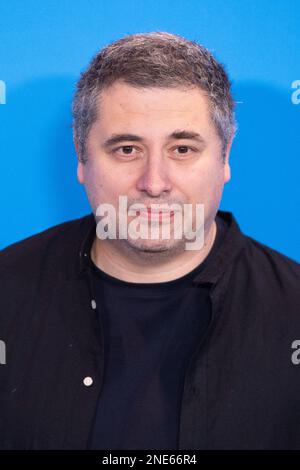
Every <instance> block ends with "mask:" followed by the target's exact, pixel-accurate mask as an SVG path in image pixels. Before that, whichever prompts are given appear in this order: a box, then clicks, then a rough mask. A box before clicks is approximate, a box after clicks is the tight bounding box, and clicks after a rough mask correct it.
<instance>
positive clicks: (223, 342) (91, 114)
mask: <svg viewBox="0 0 300 470" xmlns="http://www.w3.org/2000/svg"><path fill="white" fill-rule="evenodd" d="M73 112H74V142H75V146H76V150H77V155H78V179H79V181H80V183H82V184H84V186H85V189H86V192H87V196H88V199H89V202H90V204H91V207H92V213H91V214H90V215H88V216H86V217H83V218H81V219H78V220H74V221H70V222H66V223H64V224H61V225H58V226H56V227H53V228H50V229H49V230H46V231H45V232H43V233H40V234H38V235H34V236H32V237H30V238H28V239H26V240H23V241H21V242H18V243H15V244H13V245H12V246H10V247H8V248H6V249H5V250H3V251H2V254H1V324H0V325H1V329H0V332H1V340H3V341H4V342H5V345H6V355H7V358H6V364H5V365H1V375H2V378H1V382H0V387H1V389H0V398H1V400H0V408H1V412H0V416H1V428H0V446H1V448H3V449H172V450H173V449H188V450H190V449H279V448H284V449H294V448H300V401H299V396H300V369H298V368H297V363H298V362H299V361H298V357H297V347H298V343H297V340H298V339H300V310H299V273H300V271H299V265H298V264H297V263H296V262H294V261H292V260H290V259H289V258H287V257H285V256H284V255H282V254H279V253H278V252H276V251H274V250H272V249H271V248H268V247H266V246H264V245H262V244H261V243H259V242H257V241H255V240H253V239H251V238H250V237H247V236H245V235H244V234H242V233H241V231H240V229H239V227H238V224H237V222H236V220H235V219H234V217H233V215H232V214H231V213H229V212H224V211H220V210H219V209H218V208H219V205H220V200H221V197H222V191H223V187H224V184H225V183H226V182H228V181H229V179H230V166H229V153H230V147H231V143H232V140H233V137H234V134H235V129H236V126H235V119H234V102H233V99H232V96H231V91H230V83H229V80H228V78H227V75H226V73H225V71H224V69H223V67H222V65H221V64H219V63H218V62H217V61H216V60H215V59H214V58H213V57H212V55H211V54H210V53H209V52H208V51H207V50H206V49H205V48H203V47H202V46H200V45H198V44H196V43H194V42H191V41H188V40H186V39H184V38H181V37H179V36H176V35H172V34H169V33H160V32H158V33H147V34H136V35H129V36H126V37H124V38H122V39H120V40H119V41H116V42H115V43H112V44H110V45H108V46H107V47H106V48H104V49H103V50H102V51H100V52H99V54H97V55H96V57H95V58H94V59H93V61H92V62H91V64H90V65H89V67H88V69H87V70H86V71H85V72H84V73H83V74H82V76H81V78H80V80H79V83H78V86H77V92H76V95H75V98H74V104H73ZM124 202H126V205H125V206H124ZM124 207H125V209H124ZM186 207H187V208H188V207H192V209H193V211H192V212H190V213H185V212H184V210H183V209H184V208H186ZM103 208H105V209H106V212H105V211H104V210H103ZM110 209H113V210H114V211H115V212H114V211H113V210H111V211H110ZM177 216H179V217H177ZM104 222H105V223H104ZM182 222H183V223H182ZM163 228H165V229H167V231H166V233H167V235H168V236H166V237H165V236H163ZM152 229H153V232H155V233H156V236H151V235H152V234H153V232H151V230H152ZM145 234H146V235H145ZM178 234H179V236H178ZM142 235H143V236H142ZM295 341H296V342H295ZM293 348H294V349H293Z"/></svg>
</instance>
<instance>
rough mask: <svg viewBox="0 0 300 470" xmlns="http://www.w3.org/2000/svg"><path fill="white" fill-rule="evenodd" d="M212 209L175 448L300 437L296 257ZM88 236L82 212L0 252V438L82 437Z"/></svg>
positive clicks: (65, 443)
mask: <svg viewBox="0 0 300 470" xmlns="http://www.w3.org/2000/svg"><path fill="white" fill-rule="evenodd" d="M218 214H219V215H220V216H221V217H222V218H223V220H224V221H225V222H226V224H227V225H228V231H227V235H226V237H225V239H224V241H223V243H222V246H221V248H220V249H219V251H218V253H217V255H216V258H215V262H214V263H213V264H210V265H208V266H207V268H206V269H204V270H203V271H202V272H201V274H200V275H199V276H198V277H197V278H196V279H195V282H196V283H197V284H198V285H201V284H203V283H205V284H207V285H208V286H209V287H210V298H211V302H212V320H211V323H210V326H209V328H208V330H207V333H206V335H205V337H204V339H202V340H201V342H200V343H199V347H198V349H197V350H196V352H195V354H194V356H193V357H192V358H191V360H190V363H189V367H188V369H187V372H186V377H185V384H184V390H183V397H182V409H181V416H180V433H179V449H186V450H194V449H300V364H299V365H298V364H297V363H298V362H299V361H294V362H296V363H293V361H292V354H293V353H295V350H294V349H292V343H293V342H294V341H295V340H300V302H299V299H300V282H299V281H300V267H299V264H297V263H296V262H295V261H292V260H291V259H289V258H287V257H285V256H284V255H282V254H279V253H278V252H276V251H274V250H272V249H270V248H268V247H266V246H264V245H262V244H261V243H258V242H257V241H255V240H253V239H251V238H250V237H247V236H245V235H243V234H242V233H241V231H240V229H239V227H238V225H237V223H236V221H235V219H234V217H233V216H232V215H231V214H230V213H228V212H223V211H219V212H218ZM94 236H95V220H94V217H93V214H90V215H88V216H86V217H83V218H81V219H78V220H74V221H70V222H66V223H63V224H60V225H58V226H56V227H52V228H50V229H48V230H46V231H44V232H42V233H40V234H37V235H34V236H32V237H30V238H27V239H26V240H23V241H21V242H18V243H15V244H13V245H11V246H9V247H7V248H6V249H4V250H3V251H2V252H1V254H0V282H1V284H0V286H1V287H0V289H1V294H0V339H1V340H2V341H4V342H5V345H6V364H2V365H0V448H1V449H85V448H86V446H87V441H88V437H89V432H90V429H91V426H92V420H93V416H94V413H95V410H96V404H97V399H98V396H99V394H100V392H101V382H102V378H103V369H104V355H103V331H102V326H101V324H100V323H99V321H98V317H97V315H96V312H95V310H93V305H92V303H91V300H92V299H93V298H94V293H93V284H92V282H91V273H90V270H89V268H88V267H87V263H86V259H87V258H88V256H89V248H90V246H91V243H92V240H93V238H94ZM296 352H297V351H296ZM86 377H91V378H92V380H93V383H92V385H91V386H86V385H85V384H84V382H83V380H84V378H86ZM85 382H86V383H87V381H85Z"/></svg>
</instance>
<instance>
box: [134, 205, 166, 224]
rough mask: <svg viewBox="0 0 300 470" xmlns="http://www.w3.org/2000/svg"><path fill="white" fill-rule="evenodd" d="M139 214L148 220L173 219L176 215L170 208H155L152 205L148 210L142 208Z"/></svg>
mask: <svg viewBox="0 0 300 470" xmlns="http://www.w3.org/2000/svg"><path fill="white" fill-rule="evenodd" d="M138 216H139V217H141V218H143V219H147V220H154V221H159V222H160V221H163V220H171V219H172V218H173V217H174V211H170V210H165V209H161V210H154V209H151V208H150V207H148V208H147V210H140V211H138Z"/></svg>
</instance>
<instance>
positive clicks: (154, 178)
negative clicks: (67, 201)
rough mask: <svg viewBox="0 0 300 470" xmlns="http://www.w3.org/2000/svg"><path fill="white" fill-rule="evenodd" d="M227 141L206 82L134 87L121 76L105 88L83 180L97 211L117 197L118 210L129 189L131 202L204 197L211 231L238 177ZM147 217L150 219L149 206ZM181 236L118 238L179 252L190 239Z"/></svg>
mask: <svg viewBox="0 0 300 470" xmlns="http://www.w3.org/2000/svg"><path fill="white" fill-rule="evenodd" d="M188 133H189V134H190V135H188ZM116 136H117V137H116ZM112 137H116V139H115V140H114V143H112V141H111V138H112ZM221 147H222V145H221V140H220V138H219V136H218V135H217V132H216V129H215V127H214V125H213V123H212V122H211V118H210V115H209V109H208V100H207V98H206V97H205V95H204V93H203V92H202V91H201V90H199V89H198V88H197V89H196V88H190V89H186V90H183V89H181V88H164V89H159V88H134V87H132V86H130V85H127V84H125V83H123V82H120V81H119V82H115V83H114V84H113V85H112V86H110V87H109V88H107V89H106V90H104V91H103V92H102V93H101V97H100V101H99V109H98V117H97V119H96V121H95V122H94V124H93V125H92V127H91V130H90V132H89V135H88V139H87V145H86V149H87V162H86V163H85V164H83V163H81V162H79V163H78V179H79V181H80V183H82V184H84V185H85V188H86V192H87V196H88V199H89V202H90V204H91V207H92V210H93V212H94V214H96V209H97V207H98V206H99V204H101V203H109V204H112V205H113V206H114V207H115V209H116V213H117V214H118V205H119V196H127V200H128V206H130V205H131V204H132V203H143V204H145V206H147V207H150V206H151V204H160V203H161V204H163V203H164V204H166V203H167V204H172V203H177V204H179V205H180V206H181V207H183V204H192V205H193V207H195V205H196V204H204V217H205V218H204V221H205V222H204V229H205V233H206V230H208V229H209V228H210V227H211V224H212V222H213V220H214V218H215V215H216V212H217V210H218V208H219V204H220V200H221V196H222V192H223V186H224V183H225V182H227V181H228V180H229V179H230V168H229V164H228V154H229V148H228V149H227V154H226V161H225V163H224V162H223V159H222V152H221ZM141 215H142V214H141ZM144 216H145V217H146V219H144V220H145V223H146V224H149V223H150V222H151V218H150V219H149V218H147V217H148V214H147V212H146V215H145V214H144ZM153 217H155V216H153ZM131 219H132V217H128V222H130V220H131ZM117 220H118V219H117ZM155 220H156V222H157V218H156V219H155ZM155 220H154V219H153V221H154V222H155ZM170 220H171V223H172V220H173V219H170ZM173 222H174V220H173ZM157 223H158V224H162V223H164V222H163V220H161V219H159V220H158V222H157ZM173 228H174V227H173ZM173 235H174V233H173V231H172V230H171V237H170V239H169V240H168V239H167V240H164V239H162V238H161V237H159V239H158V240H153V239H151V238H149V239H148V240H145V239H137V240H135V239H132V238H131V237H128V239H127V240H117V242H118V243H119V246H123V247H124V248H125V249H131V250H132V249H133V250H135V251H136V250H137V251H140V252H142V251H145V252H149V251H150V252H159V251H168V252H169V253H170V254H171V253H172V252H173V253H175V252H176V250H177V251H178V250H179V251H180V250H182V248H183V246H184V243H185V240H184V239H182V240H180V239H179V240H178V239H175V238H174V236H173ZM115 242H116V241H115Z"/></svg>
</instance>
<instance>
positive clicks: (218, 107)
mask: <svg viewBox="0 0 300 470" xmlns="http://www.w3.org/2000/svg"><path fill="white" fill-rule="evenodd" d="M117 80H122V81H123V82H125V83H127V84H129V85H132V86H135V87H141V88H147V87H159V88H170V87H184V88H191V87H195V86H196V87H198V88H200V89H201V90H202V91H203V92H204V93H205V95H206V96H207V97H208V100H209V106H210V114H211V118H212V122H213V123H214V124H215V126H216V130H217V132H218V135H219V137H220V139H221V141H222V155H223V158H224V156H225V151H226V147H227V144H228V143H229V141H230V140H231V139H232V138H233V137H234V135H235V132H236V121H235V115H234V106H235V103H234V100H233V97H232V94H231V90H230V88H231V84H230V81H229V79H228V76H227V74H226V72H225V69H224V67H223V65H221V64H220V63H219V62H217V60H216V59H215V58H214V57H213V56H212V54H211V53H210V52H209V51H208V50H207V49H206V48H205V47H203V46H202V45H200V44H197V43H196V42H194V41H190V40H187V39H185V38H183V37H181V36H178V35H176V34H171V33H167V32H152V33H139V34H131V35H127V36H125V37H123V38H121V39H119V40H117V41H115V42H113V43H111V44H109V45H108V46H106V47H104V48H103V49H102V50H101V51H100V52H99V53H98V54H96V56H95V57H94V58H93V59H92V61H91V63H90V64H89V67H88V68H87V70H86V71H84V72H83V73H82V74H81V76H80V79H79V81H78V83H77V88H76V93H75V96H74V100H73V117H74V120H73V129H74V136H75V139H76V142H77V144H78V153H79V159H80V160H81V161H83V162H85V161H86V159H87V155H86V139H87V137H88V133H89V130H90V128H91V126H92V124H93V123H94V121H95V120H96V118H97V111H98V108H97V98H98V97H99V94H100V93H101V91H102V90H103V89H105V88H107V87H109V86H110V85H112V84H113V83H114V82H116V81H117Z"/></svg>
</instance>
